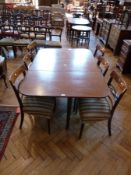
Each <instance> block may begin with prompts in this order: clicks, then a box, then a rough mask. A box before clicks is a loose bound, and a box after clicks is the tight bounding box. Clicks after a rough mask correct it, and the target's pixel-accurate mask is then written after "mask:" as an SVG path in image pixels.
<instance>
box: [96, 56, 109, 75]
mask: <svg viewBox="0 0 131 175" xmlns="http://www.w3.org/2000/svg"><path fill="white" fill-rule="evenodd" d="M97 59H98V61H97V65H98V67H99V68H100V70H101V72H102V75H103V76H105V75H106V73H107V71H108V69H109V62H108V61H107V60H106V59H105V57H104V56H99V57H98V58H97Z"/></svg>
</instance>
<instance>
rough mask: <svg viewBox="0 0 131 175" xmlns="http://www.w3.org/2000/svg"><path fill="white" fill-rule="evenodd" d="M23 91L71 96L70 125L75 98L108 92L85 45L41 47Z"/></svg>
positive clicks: (68, 117) (24, 81) (33, 93)
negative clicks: (84, 47)
mask: <svg viewBox="0 0 131 175" xmlns="http://www.w3.org/2000/svg"><path fill="white" fill-rule="evenodd" d="M19 91H20V93H22V94H23V95H27V96H34V95H35V96H48V97H52V96H53V97H65V98H67V99H68V103H67V122H66V128H68V127H69V121H70V115H71V106H72V100H73V98H76V97H78V98H85V97H96V98H97V97H106V96H107V95H108V87H107V84H106V82H105V80H104V78H103V76H102V74H101V72H100V70H99V68H98V66H97V64H96V61H95V58H94V56H93V54H92V52H91V50H89V49H82V48H77V49H72V48H62V49H52V48H48V49H47V48H46V49H44V48H41V49H39V50H38V52H37V54H36V56H35V58H34V60H33V63H32V65H31V66H30V68H29V70H28V71H27V74H26V76H25V79H24V80H23V82H22V83H21V85H20V87H19Z"/></svg>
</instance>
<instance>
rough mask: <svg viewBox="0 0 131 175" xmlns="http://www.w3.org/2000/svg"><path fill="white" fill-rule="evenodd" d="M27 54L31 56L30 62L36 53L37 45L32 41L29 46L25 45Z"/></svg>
mask: <svg viewBox="0 0 131 175" xmlns="http://www.w3.org/2000/svg"><path fill="white" fill-rule="evenodd" d="M27 50H28V52H29V53H30V54H31V55H32V61H33V59H34V57H35V55H36V53H37V43H36V42H35V41H32V42H31V43H30V44H28V45H27Z"/></svg>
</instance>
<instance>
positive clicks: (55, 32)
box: [49, 27, 63, 42]
mask: <svg viewBox="0 0 131 175" xmlns="http://www.w3.org/2000/svg"><path fill="white" fill-rule="evenodd" d="M62 30H63V29H62V28H61V27H51V28H50V29H49V37H50V40H52V37H58V38H59V39H60V42H61V36H62Z"/></svg>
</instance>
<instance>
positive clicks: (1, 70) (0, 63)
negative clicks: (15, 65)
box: [0, 56, 8, 87]
mask: <svg viewBox="0 0 131 175" xmlns="http://www.w3.org/2000/svg"><path fill="white" fill-rule="evenodd" d="M6 74H7V65H6V59H5V58H4V57H2V56H0V79H3V80H4V83H5V86H6V87H8V85H7V82H6Z"/></svg>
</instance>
